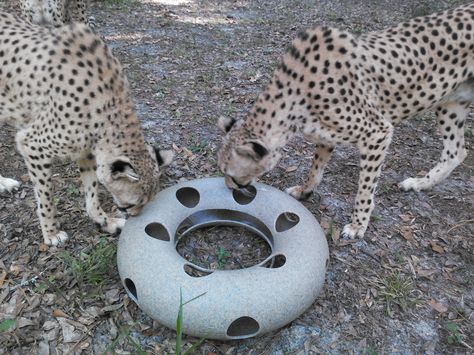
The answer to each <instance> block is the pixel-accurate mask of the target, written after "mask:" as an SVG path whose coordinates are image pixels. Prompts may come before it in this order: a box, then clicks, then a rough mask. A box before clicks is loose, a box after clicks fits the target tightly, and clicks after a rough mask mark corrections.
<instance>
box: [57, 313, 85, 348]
mask: <svg viewBox="0 0 474 355" xmlns="http://www.w3.org/2000/svg"><path fill="white" fill-rule="evenodd" d="M58 321H59V324H60V325H61V329H62V331H63V341H64V342H65V343H74V342H77V341H79V340H81V338H82V332H80V331H79V330H76V328H75V327H74V326H73V325H71V324H69V323H68V322H67V320H66V319H64V318H60V319H58Z"/></svg>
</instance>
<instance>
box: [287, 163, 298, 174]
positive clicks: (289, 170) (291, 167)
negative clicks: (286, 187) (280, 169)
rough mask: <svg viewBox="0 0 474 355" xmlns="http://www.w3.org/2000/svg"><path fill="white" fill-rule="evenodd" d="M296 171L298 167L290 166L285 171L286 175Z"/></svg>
mask: <svg viewBox="0 0 474 355" xmlns="http://www.w3.org/2000/svg"><path fill="white" fill-rule="evenodd" d="M296 169H298V166H296V165H292V166H289V167H288V168H286V169H285V171H286V172H287V173H291V172H292V171H295V170H296Z"/></svg>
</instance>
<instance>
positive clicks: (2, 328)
mask: <svg viewBox="0 0 474 355" xmlns="http://www.w3.org/2000/svg"><path fill="white" fill-rule="evenodd" d="M14 326H15V320H14V319H5V320H4V321H2V322H1V323H0V332H6V331H7V330H10V329H11V328H13V327H14Z"/></svg>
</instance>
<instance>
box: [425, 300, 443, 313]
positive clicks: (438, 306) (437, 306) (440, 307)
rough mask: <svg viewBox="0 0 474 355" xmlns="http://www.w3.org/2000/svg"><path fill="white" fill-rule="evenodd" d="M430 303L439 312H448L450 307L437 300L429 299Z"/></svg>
mask: <svg viewBox="0 0 474 355" xmlns="http://www.w3.org/2000/svg"><path fill="white" fill-rule="evenodd" d="M428 304H429V305H430V306H431V308H433V309H434V310H436V312H438V313H446V312H447V311H448V307H446V306H445V305H443V304H442V303H440V302H436V301H435V300H429V301H428Z"/></svg>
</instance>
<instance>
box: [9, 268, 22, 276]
mask: <svg viewBox="0 0 474 355" xmlns="http://www.w3.org/2000/svg"><path fill="white" fill-rule="evenodd" d="M20 271H21V268H20V266H19V265H11V266H10V272H11V273H12V274H13V276H18V274H19V273H20Z"/></svg>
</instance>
